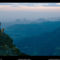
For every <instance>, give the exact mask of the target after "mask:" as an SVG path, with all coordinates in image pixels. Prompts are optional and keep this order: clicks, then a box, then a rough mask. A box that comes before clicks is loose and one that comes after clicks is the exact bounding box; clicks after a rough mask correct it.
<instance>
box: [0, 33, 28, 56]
mask: <svg viewBox="0 0 60 60" xmlns="http://www.w3.org/2000/svg"><path fill="white" fill-rule="evenodd" d="M0 56H28V55H25V54H23V53H21V52H20V51H19V49H18V48H16V46H15V45H14V44H13V40H12V39H11V38H10V37H9V36H8V35H7V34H5V33H1V32H0Z"/></svg>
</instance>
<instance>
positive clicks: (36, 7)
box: [0, 3, 60, 21]
mask: <svg viewBox="0 0 60 60" xmlns="http://www.w3.org/2000/svg"><path fill="white" fill-rule="evenodd" d="M41 17H43V18H44V17H60V3H0V20H1V21H13V20H16V19H24V18H26V19H28V20H30V19H32V20H33V19H39V18H41Z"/></svg>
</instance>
